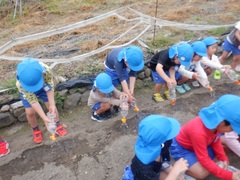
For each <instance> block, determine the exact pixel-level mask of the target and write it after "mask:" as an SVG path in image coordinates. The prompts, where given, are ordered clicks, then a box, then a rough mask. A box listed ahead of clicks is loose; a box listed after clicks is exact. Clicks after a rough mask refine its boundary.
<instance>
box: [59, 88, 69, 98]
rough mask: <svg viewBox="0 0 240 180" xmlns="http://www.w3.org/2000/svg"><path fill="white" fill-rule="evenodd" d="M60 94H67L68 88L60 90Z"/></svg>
mask: <svg viewBox="0 0 240 180" xmlns="http://www.w3.org/2000/svg"><path fill="white" fill-rule="evenodd" d="M58 93H59V95H60V96H65V95H66V94H67V93H68V90H67V89H64V90H62V91H59V92H58Z"/></svg>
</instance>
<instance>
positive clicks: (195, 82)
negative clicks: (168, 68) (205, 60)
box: [192, 81, 200, 87]
mask: <svg viewBox="0 0 240 180" xmlns="http://www.w3.org/2000/svg"><path fill="white" fill-rule="evenodd" d="M192 86H193V87H199V86H200V85H199V83H198V81H192Z"/></svg>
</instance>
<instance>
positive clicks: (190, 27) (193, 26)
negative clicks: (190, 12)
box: [129, 8, 234, 30]
mask: <svg viewBox="0 0 240 180" xmlns="http://www.w3.org/2000/svg"><path fill="white" fill-rule="evenodd" d="M129 9H130V10H131V11H133V12H134V13H136V14H138V15H139V16H140V17H142V18H143V19H142V21H144V20H145V21H144V22H146V23H148V24H150V23H151V22H154V21H156V25H158V26H159V27H163V26H173V27H175V28H180V29H186V30H209V29H216V28H220V27H231V26H234V24H227V25H197V24H184V23H178V22H173V21H167V20H163V19H158V18H155V17H152V16H149V15H146V14H143V13H141V12H139V11H137V10H135V9H132V8H129Z"/></svg>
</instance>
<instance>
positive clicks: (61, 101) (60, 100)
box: [54, 92, 67, 110]
mask: <svg viewBox="0 0 240 180" xmlns="http://www.w3.org/2000/svg"><path fill="white" fill-rule="evenodd" d="M54 98H55V104H56V106H57V108H58V110H63V104H64V100H65V99H66V98H67V96H61V95H60V94H59V93H58V92H55V93H54Z"/></svg>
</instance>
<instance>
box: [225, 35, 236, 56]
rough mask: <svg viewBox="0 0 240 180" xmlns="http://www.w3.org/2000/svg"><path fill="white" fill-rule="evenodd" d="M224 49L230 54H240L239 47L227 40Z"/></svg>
mask: <svg viewBox="0 0 240 180" xmlns="http://www.w3.org/2000/svg"><path fill="white" fill-rule="evenodd" d="M222 49H223V50H224V51H226V52H228V53H230V52H231V51H232V54H236V55H237V54H240V49H238V47H237V46H235V45H233V44H231V43H230V42H229V41H228V40H227V39H226V40H225V41H224V43H223V44H222Z"/></svg>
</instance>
